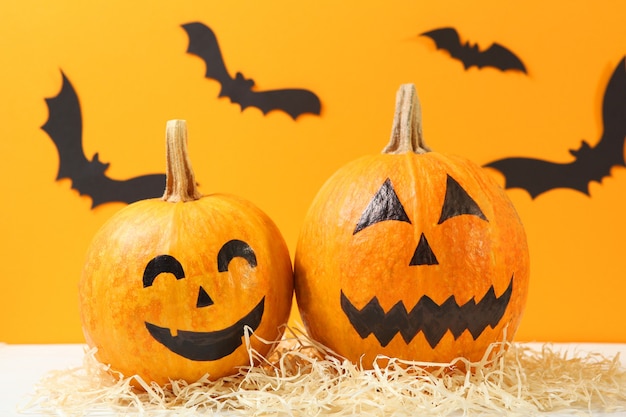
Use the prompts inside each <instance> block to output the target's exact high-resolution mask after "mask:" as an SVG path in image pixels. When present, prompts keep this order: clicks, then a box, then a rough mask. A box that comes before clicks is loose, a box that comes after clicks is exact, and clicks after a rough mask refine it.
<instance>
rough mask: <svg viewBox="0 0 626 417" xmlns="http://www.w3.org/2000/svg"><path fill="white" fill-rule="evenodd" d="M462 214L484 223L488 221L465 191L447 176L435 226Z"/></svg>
mask: <svg viewBox="0 0 626 417" xmlns="http://www.w3.org/2000/svg"><path fill="white" fill-rule="evenodd" d="M462 214H470V215H472V216H477V217H480V218H481V219H483V220H485V221H489V220H487V217H486V216H485V214H484V213H483V211H482V210H481V209H480V207H478V204H477V203H476V201H474V199H473V198H472V197H470V195H469V194H468V193H467V191H465V190H464V189H463V187H461V186H460V185H459V183H458V182H457V181H456V180H455V179H454V178H452V177H451V176H450V175H448V180H447V182H446V196H445V198H444V200H443V207H442V208H441V216H440V217H439V222H438V223H437V224H441V223H443V222H445V221H446V220H448V219H450V218H452V217H455V216H460V215H462Z"/></svg>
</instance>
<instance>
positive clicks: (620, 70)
mask: <svg viewBox="0 0 626 417" xmlns="http://www.w3.org/2000/svg"><path fill="white" fill-rule="evenodd" d="M602 121H603V124H604V130H603V133H602V137H601V139H600V141H599V142H598V143H597V144H596V146H594V147H592V146H590V145H589V144H588V143H587V142H585V141H583V142H582V144H581V146H580V148H579V149H576V150H571V151H570V153H571V154H572V155H573V156H574V157H575V160H574V161H572V162H569V163H564V164H562V163H555V162H549V161H544V160H540V159H532V158H505V159H500V160H497V161H494V162H491V163H489V164H486V165H485V166H486V167H491V168H494V169H497V170H498V171H500V172H501V173H502V174H503V175H504V176H505V178H506V180H505V181H506V183H505V187H506V188H523V189H525V190H527V191H528V192H529V193H530V195H531V196H532V197H533V198H535V197H536V196H538V195H539V194H541V193H543V192H546V191H549V190H551V189H554V188H570V189H573V190H578V191H580V192H582V193H585V194H587V195H589V183H590V182H591V181H597V182H601V181H602V179H603V178H604V177H606V176H608V175H610V174H611V169H612V168H613V167H615V166H626V161H625V160H624V141H625V140H626V58H623V59H622V60H621V61H620V63H619V64H618V65H617V68H616V69H615V71H614V72H613V75H612V76H611V79H610V80H609V82H608V84H607V87H606V89H605V92H604V98H603V102H602Z"/></svg>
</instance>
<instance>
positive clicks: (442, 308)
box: [340, 175, 513, 349]
mask: <svg viewBox="0 0 626 417" xmlns="http://www.w3.org/2000/svg"><path fill="white" fill-rule="evenodd" d="M461 215H470V216H476V217H478V218H479V219H481V220H483V221H485V222H488V219H487V217H485V215H484V213H483V212H482V210H481V209H480V207H478V204H476V202H475V201H474V200H473V199H472V197H470V195H469V194H468V193H467V192H466V191H465V190H464V189H463V188H462V187H461V186H460V185H459V183H458V182H457V181H456V180H454V179H453V178H452V177H451V176H449V175H448V176H447V182H446V193H445V198H444V201H443V206H442V209H441V215H440V216H439V220H438V222H437V224H438V225H440V224H442V223H444V222H445V221H447V220H450V219H452V218H454V217H456V216H461ZM390 220H397V221H401V222H405V223H408V224H411V220H410V219H409V217H408V215H407V214H406V211H405V210H404V207H403V205H402V203H401V202H400V200H399V198H398V196H397V194H396V192H395V191H394V189H393V185H392V183H391V181H390V180H389V179H387V180H386V181H385V182H384V184H383V185H382V186H381V188H380V189H379V190H378V192H377V193H376V195H375V196H374V197H373V199H372V200H371V201H370V203H369V204H368V206H367V207H366V209H365V211H364V212H363V214H362V215H361V219H360V220H359V222H358V224H357V225H356V228H355V230H354V234H356V233H358V232H361V231H362V230H364V229H365V228H367V227H370V226H373V225H375V224H377V223H379V222H383V221H390ZM407 255H408V254H407ZM407 260H408V262H407V264H408V266H410V267H429V266H433V265H439V261H438V260H437V255H436V254H435V252H434V251H433V249H432V247H431V246H430V244H429V243H428V239H427V238H426V235H425V234H424V233H423V232H422V233H421V234H420V237H419V241H418V243H417V246H416V248H415V251H414V252H413V254H412V256H410V260H409V257H408V256H407ZM457 279H463V277H457ZM512 291H513V277H512V276H511V279H510V282H509V285H508V287H507V288H506V290H505V291H504V292H503V293H502V294H501V295H500V296H496V293H495V289H494V286H493V285H491V286H490V287H489V289H488V291H487V292H486V293H485V294H484V295H483V296H482V297H480V299H479V300H476V299H474V298H472V299H470V300H469V301H467V302H466V303H464V304H462V305H459V303H458V302H457V301H456V298H455V296H454V295H450V296H449V297H448V298H447V299H446V300H445V301H444V302H443V303H441V304H438V303H437V302H435V301H434V300H433V299H432V298H431V297H429V296H428V295H423V296H421V298H419V300H418V301H417V303H416V304H415V305H414V306H412V307H411V308H410V309H409V308H407V306H405V304H404V302H402V301H398V302H397V303H396V304H394V305H393V307H391V309H390V310H389V311H387V312H385V311H384V309H383V308H382V307H381V304H380V301H379V300H378V297H377V296H374V297H373V298H372V299H371V300H370V301H369V302H368V303H367V304H366V305H365V306H364V307H363V308H361V309H358V308H356V307H355V306H354V304H353V303H352V302H351V301H350V299H349V298H348V296H347V295H346V294H345V293H344V292H343V290H341V301H340V304H341V309H342V310H343V312H344V313H345V315H346V317H347V318H348V320H349V321H350V324H351V325H352V326H353V327H354V330H356V332H357V333H358V334H359V336H360V337H361V338H363V339H365V338H366V337H368V336H369V335H370V334H372V335H374V336H375V337H376V339H377V340H378V342H379V343H380V345H381V346H382V347H385V346H387V345H388V344H389V342H391V340H392V339H393V338H394V337H395V335H396V334H397V333H400V335H401V336H402V339H403V340H404V341H405V342H406V343H410V342H411V341H412V340H413V338H414V337H415V336H416V335H417V333H418V332H420V331H421V332H422V333H423V334H424V337H425V339H426V341H427V342H428V344H429V345H430V346H431V347H432V348H433V349H434V348H435V347H436V346H437V344H438V343H439V341H440V340H441V338H442V337H443V335H444V334H445V333H446V332H447V331H450V332H451V333H452V335H453V336H454V338H455V339H458V338H459V337H460V336H461V334H463V332H465V331H469V333H470V334H471V335H472V337H473V338H474V339H476V338H477V337H479V336H480V334H481V333H482V332H483V330H485V328H486V327H487V326H491V327H492V328H494V327H495V326H496V325H497V324H498V323H499V322H500V320H501V319H502V316H503V315H504V311H505V310H506V308H507V306H508V303H509V300H510V298H511V293H512ZM432 317H437V318H438V319H437V320H432V319H431V318H432Z"/></svg>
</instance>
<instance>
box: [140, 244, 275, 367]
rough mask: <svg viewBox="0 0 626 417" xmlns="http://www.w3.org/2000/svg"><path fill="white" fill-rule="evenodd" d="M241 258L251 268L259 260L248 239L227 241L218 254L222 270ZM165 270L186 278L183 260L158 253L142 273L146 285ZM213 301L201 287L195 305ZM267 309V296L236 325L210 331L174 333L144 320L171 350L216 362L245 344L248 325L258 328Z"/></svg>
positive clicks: (208, 303) (146, 286)
mask: <svg viewBox="0 0 626 417" xmlns="http://www.w3.org/2000/svg"><path fill="white" fill-rule="evenodd" d="M235 257H241V258H243V259H244V260H245V261H247V263H248V265H249V266H250V267H251V268H254V267H256V264H257V260H256V255H255V254H254V251H253V250H252V248H251V247H250V245H248V244H247V243H246V242H243V241H241V240H236V239H234V240H230V241H228V242H227V243H225V244H224V245H223V246H222V248H221V249H220V251H219V252H218V254H217V266H218V271H219V272H226V271H228V265H229V263H230V261H231V260H232V259H233V258H235ZM163 273H169V274H172V275H174V277H175V278H176V279H177V280H179V279H183V278H185V271H184V270H183V266H182V265H181V263H180V262H179V261H178V260H177V259H176V258H175V257H173V256H171V255H158V256H156V257H154V258H152V259H151V260H150V262H148V265H146V269H145V271H144V274H143V287H144V288H148V287H151V286H152V283H153V282H154V280H155V278H156V277H157V276H159V275H161V274H163ZM213 304H214V301H213V299H212V298H211V296H210V295H209V294H208V293H207V292H206V290H205V289H204V288H203V287H202V286H200V287H199V289H198V297H197V300H196V308H205V307H209V306H212V305H213ZM264 310H265V296H263V298H261V300H260V301H259V302H258V304H256V306H255V307H254V308H253V309H252V310H251V311H250V312H249V313H248V314H246V315H245V316H243V317H242V318H241V319H239V320H238V321H237V322H236V323H234V324H233V325H231V326H229V327H227V328H225V329H221V330H215V331H210V332H200V331H191V330H179V331H178V332H177V335H176V336H173V335H172V333H171V330H170V329H169V328H167V327H159V326H157V325H156V324H154V323H150V322H147V321H146V322H145V324H146V329H148V332H150V334H151V335H152V337H153V338H154V339H155V340H156V341H158V342H159V343H161V344H162V345H164V346H165V347H167V348H168V349H169V350H171V351H172V352H174V353H176V354H178V355H180V356H183V357H185V358H187V359H191V360H195V361H213V360H217V359H221V358H223V357H224V356H227V355H230V354H231V353H233V352H234V351H235V349H237V348H238V347H239V346H241V344H242V340H243V336H244V329H245V326H248V327H249V328H250V330H251V331H255V330H256V329H257V328H258V327H259V324H260V323H261V318H262V317H263V312H264Z"/></svg>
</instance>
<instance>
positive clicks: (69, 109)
mask: <svg viewBox="0 0 626 417" xmlns="http://www.w3.org/2000/svg"><path fill="white" fill-rule="evenodd" d="M62 76H63V85H62V87H61V91H60V92H59V94H58V95H57V96H56V97H52V98H47V99H46V104H47V105H48V111H49V115H48V120H47V121H46V123H45V124H44V125H43V126H42V127H41V128H42V130H44V131H45V132H46V133H47V134H48V136H49V137H50V139H52V142H53V143H54V145H55V146H56V148H57V152H58V154H59V171H58V174H57V180H60V179H63V178H68V179H70V180H71V181H72V188H73V189H74V190H76V191H78V193H79V194H80V195H88V196H90V197H91V199H92V204H91V207H92V208H94V207H96V206H98V205H100V204H103V203H107V202H110V201H120V202H123V203H127V204H129V203H132V202H134V201H138V200H142V199H145V198H149V197H157V196H160V195H162V194H163V190H164V189H165V175H164V174H150V175H144V176H139V177H135V178H131V179H129V180H123V181H119V180H114V179H111V178H108V177H107V176H106V175H105V171H106V170H107V168H108V167H109V164H108V163H107V164H105V163H102V162H100V160H99V158H98V154H97V153H96V154H95V155H94V156H93V158H92V160H89V159H87V158H86V157H85V153H84V151H83V145H82V115H81V110H80V103H79V101H78V96H77V94H76V91H75V90H74V87H73V86H72V84H71V83H70V81H69V79H68V78H67V77H66V76H65V74H63V73H62Z"/></svg>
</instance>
